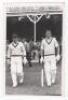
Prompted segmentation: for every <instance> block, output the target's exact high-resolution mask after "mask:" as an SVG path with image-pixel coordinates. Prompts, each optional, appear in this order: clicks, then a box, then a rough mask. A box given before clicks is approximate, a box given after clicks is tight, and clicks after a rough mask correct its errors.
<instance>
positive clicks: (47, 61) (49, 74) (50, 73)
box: [44, 55, 56, 86]
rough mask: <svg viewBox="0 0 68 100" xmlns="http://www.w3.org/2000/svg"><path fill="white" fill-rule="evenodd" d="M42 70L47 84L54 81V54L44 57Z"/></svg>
mask: <svg viewBox="0 0 68 100" xmlns="http://www.w3.org/2000/svg"><path fill="white" fill-rule="evenodd" d="M44 71H45V77H46V82H47V85H48V86H50V85H51V84H52V83H55V79H56V58H55V55H50V56H45V57H44Z"/></svg>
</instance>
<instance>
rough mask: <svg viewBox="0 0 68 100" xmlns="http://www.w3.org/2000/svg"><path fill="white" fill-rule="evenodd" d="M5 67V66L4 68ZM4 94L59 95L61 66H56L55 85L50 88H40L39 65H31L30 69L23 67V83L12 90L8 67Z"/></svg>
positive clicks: (45, 86)
mask: <svg viewBox="0 0 68 100" xmlns="http://www.w3.org/2000/svg"><path fill="white" fill-rule="evenodd" d="M6 67H7V66H6ZM6 69H7V70H6V94H10V95H11V94H13V95H18V94H20V95H42V96H45V95H55V96H56V95H58V96H60V95H61V66H60V64H58V66H57V77H56V83H55V84H54V85H53V86H52V87H50V88H49V87H47V85H46V81H45V85H44V87H43V88H42V87H41V65H40V64H33V66H32V67H31V68H30V67H29V66H28V65H26V66H24V72H25V73H24V83H23V85H19V86H18V87H17V88H12V80H11V76H10V72H9V69H8V67H7V68H6Z"/></svg>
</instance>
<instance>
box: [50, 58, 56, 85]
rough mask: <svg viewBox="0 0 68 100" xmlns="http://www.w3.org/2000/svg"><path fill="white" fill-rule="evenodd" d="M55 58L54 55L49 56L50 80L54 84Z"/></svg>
mask: <svg viewBox="0 0 68 100" xmlns="http://www.w3.org/2000/svg"><path fill="white" fill-rule="evenodd" d="M56 70H57V69H56V59H55V57H52V58H51V76H52V77H51V81H52V83H53V84H54V83H55V79H56Z"/></svg>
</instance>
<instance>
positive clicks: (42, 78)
mask: <svg viewBox="0 0 68 100" xmlns="http://www.w3.org/2000/svg"><path fill="white" fill-rule="evenodd" d="M41 86H42V87H43V86H44V69H43V68H42V69H41Z"/></svg>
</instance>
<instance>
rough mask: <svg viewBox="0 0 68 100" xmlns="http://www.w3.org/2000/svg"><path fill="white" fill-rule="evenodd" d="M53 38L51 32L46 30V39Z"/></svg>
mask: <svg viewBox="0 0 68 100" xmlns="http://www.w3.org/2000/svg"><path fill="white" fill-rule="evenodd" d="M51 36H52V33H51V30H46V32H45V37H47V38H50V37H51Z"/></svg>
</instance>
